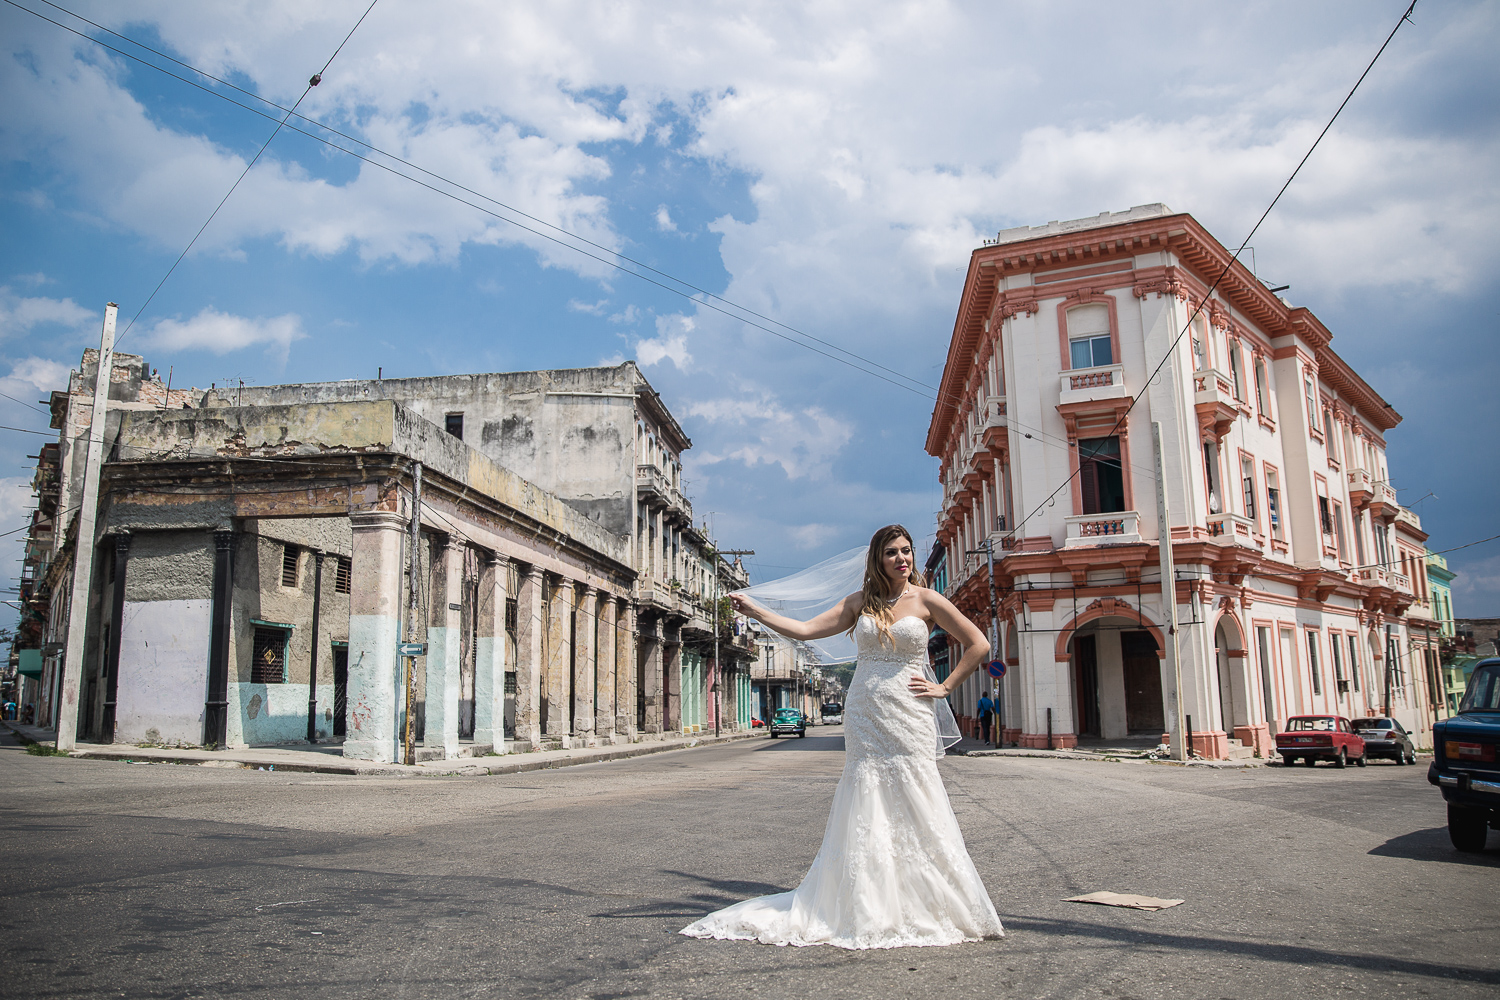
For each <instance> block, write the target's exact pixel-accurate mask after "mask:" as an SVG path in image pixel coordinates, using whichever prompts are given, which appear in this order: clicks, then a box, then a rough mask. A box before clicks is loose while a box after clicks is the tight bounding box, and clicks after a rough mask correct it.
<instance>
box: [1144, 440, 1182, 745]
mask: <svg viewBox="0 0 1500 1000" xmlns="http://www.w3.org/2000/svg"><path fill="white" fill-rule="evenodd" d="M1151 452H1152V455H1153V456H1154V457H1155V459H1156V530H1157V537H1158V538H1159V539H1160V542H1159V547H1160V550H1161V607H1162V619H1163V623H1164V624H1165V625H1166V628H1167V649H1166V653H1167V669H1169V670H1170V671H1171V675H1170V677H1171V682H1172V683H1171V684H1170V685H1169V686H1168V689H1167V691H1166V692H1164V694H1163V697H1162V702H1163V707H1164V708H1165V709H1166V710H1167V711H1166V715H1167V725H1168V727H1170V732H1171V734H1172V759H1173V760H1187V759H1188V747H1187V741H1188V739H1189V736H1188V734H1187V733H1186V732H1184V727H1183V721H1182V661H1181V660H1180V659H1179V658H1178V655H1177V571H1176V570H1175V569H1174V568H1173V566H1172V519H1171V517H1169V516H1168V514H1167V485H1166V477H1165V476H1164V475H1163V467H1162V456H1161V422H1160V421H1158V420H1153V421H1151ZM1163 674H1164V675H1165V674H1166V671H1165V670H1164V671H1163Z"/></svg>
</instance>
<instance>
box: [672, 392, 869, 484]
mask: <svg viewBox="0 0 1500 1000" xmlns="http://www.w3.org/2000/svg"><path fill="white" fill-rule="evenodd" d="M687 413H688V415H689V416H693V417H698V418H700V419H702V420H705V421H708V422H709V423H711V424H716V425H719V426H717V427H715V428H714V431H715V436H716V437H717V438H718V439H719V442H721V443H720V444H719V445H718V446H717V447H715V446H713V445H710V448H711V450H706V451H705V452H704V453H703V454H700V455H699V456H698V459H697V460H698V461H699V462H701V463H703V464H705V465H714V464H717V463H720V462H725V461H737V462H740V463H742V464H744V465H745V466H746V467H748V468H755V467H756V466H758V465H779V466H781V469H782V471H783V472H785V473H786V476H787V478H788V479H803V478H811V479H824V478H827V476H828V475H829V471H830V470H829V466H830V464H831V463H832V461H833V459H834V458H835V457H837V456H838V454H839V453H840V452H841V451H842V450H843V448H844V446H845V445H847V444H848V443H849V441H850V440H851V439H852V438H853V436H854V428H853V427H852V426H851V425H850V424H848V423H847V422H845V421H843V420H841V419H839V418H838V417H836V416H834V415H833V414H831V413H829V412H828V411H826V410H824V409H823V408H822V407H820V406H805V407H801V408H799V409H795V410H793V409H788V408H786V407H785V406H783V405H782V404H781V403H779V402H778V401H776V400H775V399H774V398H772V397H771V396H770V395H769V394H765V393H763V394H761V395H760V396H757V397H740V398H725V399H716V400H706V401H702V402H697V403H691V404H689V405H688V407H687Z"/></svg>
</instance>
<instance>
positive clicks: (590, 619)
mask: <svg viewBox="0 0 1500 1000" xmlns="http://www.w3.org/2000/svg"><path fill="white" fill-rule="evenodd" d="M92 354H93V352H89V354H88V355H86V356H85V364H84V370H83V371H82V372H80V373H78V374H76V375H75V377H74V379H73V384H72V385H70V389H69V392H68V393H57V394H55V395H54V426H57V427H59V429H61V430H62V431H63V433H62V435H61V440H60V448H61V449H62V450H63V452H64V453H65V454H64V457H63V458H62V459H61V461H60V465H61V467H62V468H63V469H64V470H66V471H67V473H68V474H67V475H65V476H62V477H60V480H61V481H60V485H59V503H62V504H63V505H64V509H67V507H68V506H71V507H74V508H76V506H77V502H78V501H77V494H78V489H77V475H78V472H79V463H78V460H77V459H73V458H71V456H74V455H77V454H81V451H82V449H79V448H77V444H78V443H79V442H80V440H81V439H82V436H83V435H85V434H86V433H87V427H88V422H89V414H88V412H87V410H88V409H89V403H90V400H91V393H92V382H93V378H92V375H93V373H92V371H91V370H90V368H89V365H90V363H91V355H92ZM145 371H146V369H145V365H144V362H142V361H141V360H140V359H139V358H134V357H132V356H129V355H117V356H116V363H115V373H114V378H113V381H114V382H116V383H120V384H121V385H123V386H124V388H123V389H121V390H120V391H119V393H118V395H119V396H120V399H119V401H118V403H117V402H115V401H114V398H113V397H114V395H115V393H114V391H113V390H112V402H111V409H110V413H109V423H108V426H107V431H106V448H107V450H108V458H107V461H106V464H105V472H104V478H103V481H102V486H103V488H102V490H101V500H100V517H99V532H100V539H99V543H100V545H101V546H102V548H101V550H100V556H101V557H100V558H98V559H96V566H97V567H98V579H97V581H96V583H95V586H94V587H92V588H91V592H92V594H93V603H92V604H91V609H90V620H89V638H88V640H87V649H86V651H85V657H84V662H85V670H84V677H85V680H84V682H83V690H81V691H80V732H81V733H82V734H84V736H85V738H93V739H101V740H106V741H108V740H112V739H113V740H121V741H126V742H143V741H150V742H182V743H206V744H214V743H219V744H230V745H242V744H265V743H277V742H288V741H293V740H301V739H319V740H322V739H337V738H344V739H345V741H346V742H345V744H344V747H345V753H346V755H349V756H358V757H365V758H371V759H377V760H393V759H396V754H397V745H398V743H399V740H400V735H401V728H402V727H403V726H404V725H405V723H406V720H407V717H408V712H409V715H410V721H411V724H412V726H413V728H414V729H415V730H417V731H418V732H420V734H421V741H422V743H423V744H424V747H425V753H426V755H432V756H445V757H451V756H455V755H458V754H461V753H474V752H483V751H484V750H487V749H489V748H490V747H493V748H494V749H496V750H497V751H502V750H504V749H505V748H506V746H507V737H509V738H510V739H511V740H513V741H514V742H515V743H516V744H519V745H520V746H521V747H523V748H530V747H535V746H541V745H544V744H550V745H558V744H572V743H590V742H595V741H600V740H603V741H620V740H629V739H636V738H640V737H641V736H642V735H647V736H650V735H657V736H659V735H660V734H662V733H664V732H669V731H678V730H686V731H693V729H694V728H702V727H704V726H705V725H709V724H711V722H712V714H711V712H712V710H711V708H710V707H709V706H710V705H712V703H713V699H712V698H710V697H709V696H708V692H709V690H710V689H714V688H717V689H718V691H717V693H718V695H719V703H720V704H721V705H722V706H723V710H724V714H725V717H726V719H725V722H724V724H725V725H729V726H731V727H732V725H733V724H734V721H735V720H736V719H737V717H738V715H739V711H738V708H739V706H738V705H737V704H735V703H734V702H735V693H736V692H737V691H738V690H739V688H740V685H739V684H738V683H736V682H735V680H734V677H735V676H736V675H742V674H743V673H744V665H745V663H746V662H747V661H748V659H749V657H750V655H751V650H750V649H749V647H748V644H747V643H745V642H744V641H739V642H736V641H734V639H733V637H732V636H728V637H727V639H728V641H723V642H721V643H720V650H721V655H720V660H721V661H722V662H723V663H724V667H723V669H722V671H721V670H718V669H716V666H715V665H714V664H713V663H712V662H710V660H711V650H712V649H713V648H714V646H713V641H712V640H713V631H714V622H713V621H712V608H711V605H712V599H713V597H714V594H715V589H714V588H715V586H716V581H717V577H718V576H719V575H721V574H723V573H724V572H726V569H727V564H724V563H723V561H722V559H720V558H719V557H718V556H717V554H716V553H714V552H712V551H711V549H710V548H709V547H708V546H707V544H706V540H705V539H704V537H703V534H702V532H701V531H700V530H698V529H697V528H695V527H694V526H693V524H692V514H691V506H690V505H689V503H688V501H687V499H686V498H685V497H684V496H683V495H682V494H681V491H680V483H681V466H680V455H681V452H682V450H683V449H684V448H686V447H688V445H689V442H688V440H687V438H686V436H685V435H683V434H682V431H681V429H680V428H679V427H678V426H677V424H676V422H675V421H674V420H673V419H672V417H671V415H670V413H668V412H667V410H666V408H665V407H664V406H663V405H662V404H661V401H660V399H659V397H657V395H656V393H655V392H654V391H653V390H651V388H650V386H649V384H648V383H646V381H645V379H644V378H643V377H641V375H640V373H639V371H638V370H637V369H636V368H635V366H634V365H633V364H629V363H627V364H624V365H620V366H616V367H613V368H604V369H584V370H579V371H566V372H528V373H520V374H513V375H490V376H453V377H446V378H436V379H409V380H372V381H362V382H339V383H328V384H317V385H292V386H274V387H268V388H259V389H250V388H245V389H235V390H233V391H232V392H230V391H218V390H209V391H208V392H201V391H197V390H191V391H177V390H174V391H173V392H172V394H171V399H170V405H166V404H167V403H168V402H169V401H168V399H167V397H166V395H165V393H164V392H160V393H158V392H157V391H156V386H157V385H158V384H159V383H157V382H155V381H154V380H152V379H151V378H150V377H149V376H146V375H145V374H144V373H145ZM122 373H123V375H122ZM158 397H160V398H158ZM419 468H420V470H421V481H422V498H421V503H420V506H418V505H417V504H416V503H415V502H414V498H415V488H416V483H415V479H416V475H417V470H418V469H419ZM522 470H524V471H522ZM528 473H529V474H530V475H528ZM531 477H535V478H534V479H533V478H531ZM537 480H542V481H543V482H538V481H537ZM413 519H415V520H416V533H415V534H413V532H412V523H413ZM413 540H415V542H416V544H415V549H416V555H415V559H414V560H413V559H412V552H411V549H412V547H413ZM70 544H71V539H68V538H65V539H64V540H63V542H62V543H61V544H59V545H57V546H55V548H49V549H48V551H47V552H46V553H45V557H44V558H42V559H38V560H37V561H36V562H35V563H34V564H33V565H31V571H32V574H33V575H34V576H37V577H38V578H39V579H40V578H42V577H46V578H47V579H49V580H50V583H48V584H47V585H46V586H45V588H42V587H39V588H38V590H37V594H38V596H40V595H41V594H42V592H43V590H45V594H46V596H47V597H48V598H49V602H48V604H47V606H46V612H45V614H44V617H45V619H46V623H45V629H46V631H47V633H48V634H47V635H45V636H42V637H41V642H42V649H43V652H44V653H47V654H49V655H48V657H47V658H46V660H45V662H46V664H47V666H46V669H45V671H44V676H43V677H42V678H41V686H42V687H43V688H44V689H47V690H48V691H49V694H50V695H51V696H50V697H49V699H48V703H47V705H46V706H45V711H44V718H51V719H53V720H55V717H56V712H57V706H56V698H55V690H56V686H57V677H56V675H57V671H56V664H57V663H58V662H59V661H60V654H61V649H60V645H61V639H62V637H63V636H65V635H66V621H65V618H66V608H65V606H64V605H65V604H66V593H67V590H68V586H67V583H66V578H67V576H68V574H69V573H70V572H71V559H70V557H69V555H68V552H69V549H68V546H69V545H70ZM413 564H414V565H415V573H412V572H411V566H412V565H413ZM716 566H717V567H719V568H718V569H717V570H716V568H715V567H716ZM414 595H415V596H414ZM33 603H36V600H35V599H34V600H33ZM726 624H727V623H721V626H720V627H721V629H723V628H724V626H725V625H726ZM721 638H725V637H724V636H723V634H722V632H721ZM400 641H410V642H419V643H425V644H426V651H425V655H423V656H420V657H417V658H416V659H415V660H414V661H413V662H414V666H415V676H414V677H413V678H412V687H413V689H414V697H413V698H412V699H411V702H410V705H408V704H407V699H406V698H405V696H404V690H405V684H406V676H405V671H406V664H405V663H404V662H402V661H400V660H398V658H397V655H396V651H397V644H398V642H400ZM720 674H722V675H723V678H722V682H721V678H720ZM685 706H686V709H687V711H686V713H685V711H684V707H685Z"/></svg>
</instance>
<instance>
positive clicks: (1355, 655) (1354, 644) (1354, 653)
mask: <svg viewBox="0 0 1500 1000" xmlns="http://www.w3.org/2000/svg"><path fill="white" fill-rule="evenodd" d="M1344 638H1346V639H1348V640H1349V676H1350V677H1352V678H1354V690H1356V691H1358V690H1359V637H1358V636H1356V635H1355V634H1354V633H1352V632H1351V633H1349V634H1348V635H1346V636H1345V637H1344Z"/></svg>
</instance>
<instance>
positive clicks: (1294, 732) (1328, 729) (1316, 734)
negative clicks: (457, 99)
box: [1276, 715, 1365, 767]
mask: <svg viewBox="0 0 1500 1000" xmlns="http://www.w3.org/2000/svg"><path fill="white" fill-rule="evenodd" d="M1276 752H1277V753H1279V754H1281V759H1282V760H1283V761H1285V762H1286V763H1287V766H1291V765H1292V764H1295V763H1297V761H1299V760H1300V761H1302V763H1304V764H1306V765H1307V766H1308V767H1312V766H1313V765H1314V764H1316V763H1317V762H1318V761H1320V760H1327V761H1332V762H1333V766H1334V767H1343V766H1344V765H1345V764H1347V763H1349V761H1351V760H1352V761H1354V763H1356V764H1358V765H1359V766H1360V767H1364V766H1365V741H1364V740H1363V739H1361V738H1360V736H1359V734H1358V733H1356V732H1355V731H1354V727H1353V726H1351V725H1350V724H1349V720H1348V719H1346V718H1344V717H1343V716H1342V715H1294V716H1292V717H1291V718H1290V719H1287V720H1286V728H1285V729H1284V730H1283V731H1281V732H1279V733H1277V734H1276Z"/></svg>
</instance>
